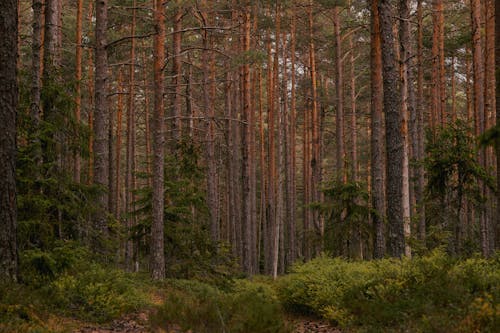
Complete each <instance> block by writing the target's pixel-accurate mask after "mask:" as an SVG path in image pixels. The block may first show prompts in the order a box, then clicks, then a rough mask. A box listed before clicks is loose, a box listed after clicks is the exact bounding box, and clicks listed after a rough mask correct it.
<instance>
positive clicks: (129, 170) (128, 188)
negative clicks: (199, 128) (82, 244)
mask: <svg viewBox="0 0 500 333" xmlns="http://www.w3.org/2000/svg"><path fill="white" fill-rule="evenodd" d="M136 3H137V1H136V0H134V1H133V3H132V5H133V8H132V24H131V26H130V36H132V38H131V40H130V54H129V57H130V60H129V61H130V64H129V68H128V69H129V72H128V96H127V97H128V100H127V150H126V159H127V161H126V173H125V210H126V212H133V211H134V201H135V198H134V191H135V188H136V179H135V172H136V165H135V158H136V156H135V155H136V152H135V147H136V141H137V140H136V115H135V38H134V37H133V36H135V31H136V15H137V14H136ZM126 221H127V223H126V227H127V233H130V231H131V229H132V227H133V226H134V225H135V215H134V214H127V215H126ZM129 236H130V235H129ZM133 261H134V243H133V242H132V240H131V239H129V237H127V241H126V245H125V266H126V268H127V270H129V271H132V270H133V269H134V267H135V265H134V263H133Z"/></svg>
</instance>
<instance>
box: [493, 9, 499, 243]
mask: <svg viewBox="0 0 500 333" xmlns="http://www.w3.org/2000/svg"><path fill="white" fill-rule="evenodd" d="M495 68H496V71H495V76H496V83H495V85H496V91H495V99H496V103H495V109H496V110H495V111H496V126H497V129H500V4H499V3H498V2H497V1H495ZM496 156H497V189H500V137H499V138H498V139H497V142H496ZM494 225H495V230H494V232H495V240H496V242H495V249H498V248H499V247H500V191H498V192H497V211H496V218H494Z"/></svg>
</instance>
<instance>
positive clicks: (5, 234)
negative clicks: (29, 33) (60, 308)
mask: <svg viewBox="0 0 500 333" xmlns="http://www.w3.org/2000/svg"><path fill="white" fill-rule="evenodd" d="M17 20H18V12H17V1H15V0H5V1H2V2H1V4H0V27H2V29H0V40H1V41H2V43H1V44H0V63H1V64H2V65H1V66H0V133H2V140H0V157H1V158H0V174H1V175H2V177H0V280H4V281H13V282H16V281H17V274H18V255H17V205H16V170H15V165H16V149H17V148H16V147H17V144H16V126H17V104H18V85H17V66H16V63H17V54H18V50H17V36H18V31H17V23H18V21H17Z"/></svg>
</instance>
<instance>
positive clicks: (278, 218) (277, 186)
mask: <svg viewBox="0 0 500 333" xmlns="http://www.w3.org/2000/svg"><path fill="white" fill-rule="evenodd" d="M275 16H276V17H275V20H276V31H275V50H274V61H273V77H274V78H273V86H274V93H273V97H274V98H273V103H274V105H275V107H274V112H275V113H277V119H276V120H277V123H276V131H277V132H278V142H277V143H278V151H277V154H278V156H277V157H278V166H276V162H277V161H276V156H275V145H274V143H273V146H272V150H273V154H272V159H273V161H272V163H273V167H272V169H271V170H272V173H273V178H272V182H273V187H274V192H273V194H274V196H275V199H274V204H275V207H274V209H275V213H274V224H273V226H272V228H273V231H272V235H273V243H272V271H271V274H272V276H273V278H276V277H277V275H278V259H279V243H280V242H281V240H280V235H281V225H282V222H283V215H282V213H283V209H282V208H283V207H282V203H283V191H282V187H281V185H282V184H281V182H280V180H281V175H280V174H279V171H278V170H277V169H278V167H279V159H280V153H281V148H282V147H281V142H280V126H281V123H280V117H281V115H280V113H281V105H280V96H281V95H280V88H281V87H280V79H279V73H278V71H279V52H280V36H281V12H280V5H279V1H277V2H276V12H275ZM272 130H273V131H274V125H273V127H272ZM273 138H274V134H273ZM273 141H274V140H273ZM270 156H271V154H270ZM270 158H271V157H270ZM276 171H278V175H276Z"/></svg>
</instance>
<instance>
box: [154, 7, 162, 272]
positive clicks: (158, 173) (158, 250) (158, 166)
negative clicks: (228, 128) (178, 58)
mask: <svg viewBox="0 0 500 333" xmlns="http://www.w3.org/2000/svg"><path fill="white" fill-rule="evenodd" d="M154 28H155V32H156V34H155V35H154V38H153V63H154V64H153V76H154V111H153V203H152V205H153V207H152V210H153V221H152V225H151V254H150V256H151V276H152V278H153V279H154V280H161V279H164V278H165V252H164V246H165V245H164V234H163V232H164V231H163V230H164V225H163V219H164V207H165V193H164V159H165V150H164V144H165V131H164V127H165V124H164V118H163V117H164V112H165V111H164V107H163V105H164V103H163V92H164V87H163V65H164V54H165V16H164V9H163V2H162V1H161V0H154Z"/></svg>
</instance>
